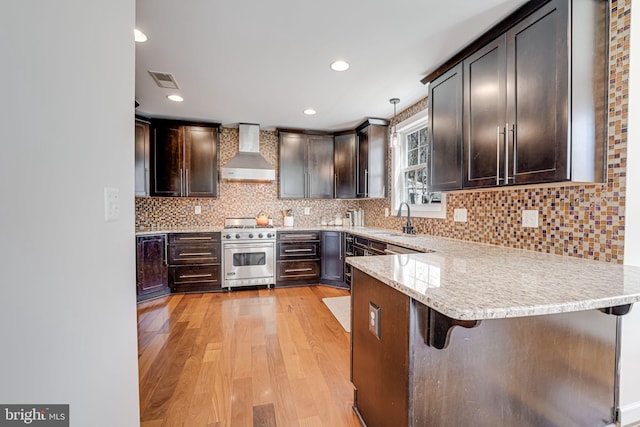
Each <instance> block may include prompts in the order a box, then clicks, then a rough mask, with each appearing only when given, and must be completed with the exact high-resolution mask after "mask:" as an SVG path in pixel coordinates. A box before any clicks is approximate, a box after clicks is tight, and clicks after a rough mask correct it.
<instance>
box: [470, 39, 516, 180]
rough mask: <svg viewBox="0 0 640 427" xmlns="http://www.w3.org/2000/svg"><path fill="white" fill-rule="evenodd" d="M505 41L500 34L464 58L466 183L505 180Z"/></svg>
mask: <svg viewBox="0 0 640 427" xmlns="http://www.w3.org/2000/svg"><path fill="white" fill-rule="evenodd" d="M505 44H506V42H505V38H504V37H500V38H498V39H497V40H495V41H494V42H492V43H490V44H488V45H487V46H485V47H483V48H482V49H480V50H479V51H478V52H476V53H474V54H473V55H471V56H470V57H469V58H467V59H466V60H465V61H464V65H463V66H464V71H463V72H464V119H463V122H464V141H465V146H464V165H465V167H464V168H463V170H464V184H463V186H464V187H486V186H494V185H501V184H504V177H505V174H504V170H505V169H504V168H505V161H501V160H503V159H505V156H504V154H505V151H504V148H505V144H504V126H505V123H506V120H507V119H506V103H505V100H506V99H507V98H506V90H507V84H506V78H505V74H506V60H507V57H506V46H505Z"/></svg>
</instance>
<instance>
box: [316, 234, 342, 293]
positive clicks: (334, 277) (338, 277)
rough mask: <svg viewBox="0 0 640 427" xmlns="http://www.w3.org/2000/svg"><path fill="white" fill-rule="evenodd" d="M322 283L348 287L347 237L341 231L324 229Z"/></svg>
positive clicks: (322, 239) (322, 238)
mask: <svg viewBox="0 0 640 427" xmlns="http://www.w3.org/2000/svg"><path fill="white" fill-rule="evenodd" d="M320 241H321V254H322V255H321V275H320V283H323V284H326V285H333V286H338V287H342V288H344V287H348V285H347V284H346V283H345V280H344V269H345V263H344V258H345V238H344V233H342V232H340V231H322V232H321V235H320Z"/></svg>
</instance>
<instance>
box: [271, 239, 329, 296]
mask: <svg viewBox="0 0 640 427" xmlns="http://www.w3.org/2000/svg"><path fill="white" fill-rule="evenodd" d="M320 255H321V253H320V232H319V231H279V232H278V234H277V239H276V286H278V287H281V286H296V285H311V284H316V283H318V280H319V279H320Z"/></svg>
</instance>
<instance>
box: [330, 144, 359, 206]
mask: <svg viewBox="0 0 640 427" xmlns="http://www.w3.org/2000/svg"><path fill="white" fill-rule="evenodd" d="M356 160H357V151H356V134H355V132H350V133H346V134H340V135H335V136H334V137H333V168H334V174H335V198H336V199H355V198H356V171H357V168H358V166H357V161H356Z"/></svg>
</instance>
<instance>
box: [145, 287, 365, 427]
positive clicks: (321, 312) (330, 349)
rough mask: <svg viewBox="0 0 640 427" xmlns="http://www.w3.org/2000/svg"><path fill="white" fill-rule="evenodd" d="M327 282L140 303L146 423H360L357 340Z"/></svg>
mask: <svg viewBox="0 0 640 427" xmlns="http://www.w3.org/2000/svg"><path fill="white" fill-rule="evenodd" d="M342 295H348V291H345V290H341V289H335V288H330V287H325V286H312V287H296V288H280V289H268V290H267V289H260V290H252V289H248V290H240V291H234V292H228V293H227V292H224V293H209V294H190V295H172V296H169V297H166V298H161V299H158V300H154V301H152V302H148V303H141V304H139V305H138V328H139V372H140V408H141V426H143V427H158V426H160V425H162V426H170V425H176V426H215V427H222V426H230V427H237V426H240V427H242V426H245V425H246V426H252V425H265V426H271V425H277V426H279V427H289V426H298V425H301V426H332V427H334V426H335V427H341V426H345V427H355V426H359V422H358V419H357V417H356V416H355V414H354V413H353V410H352V409H351V406H352V405H353V386H352V385H351V382H350V380H349V363H350V356H349V346H350V338H349V334H348V333H346V332H345V331H344V330H343V329H342V327H341V326H340V325H339V323H338V322H337V321H336V320H335V319H334V318H333V316H332V314H331V313H330V311H329V310H328V309H327V307H326V306H325V305H324V304H323V303H322V298H325V297H332V296H342Z"/></svg>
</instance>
